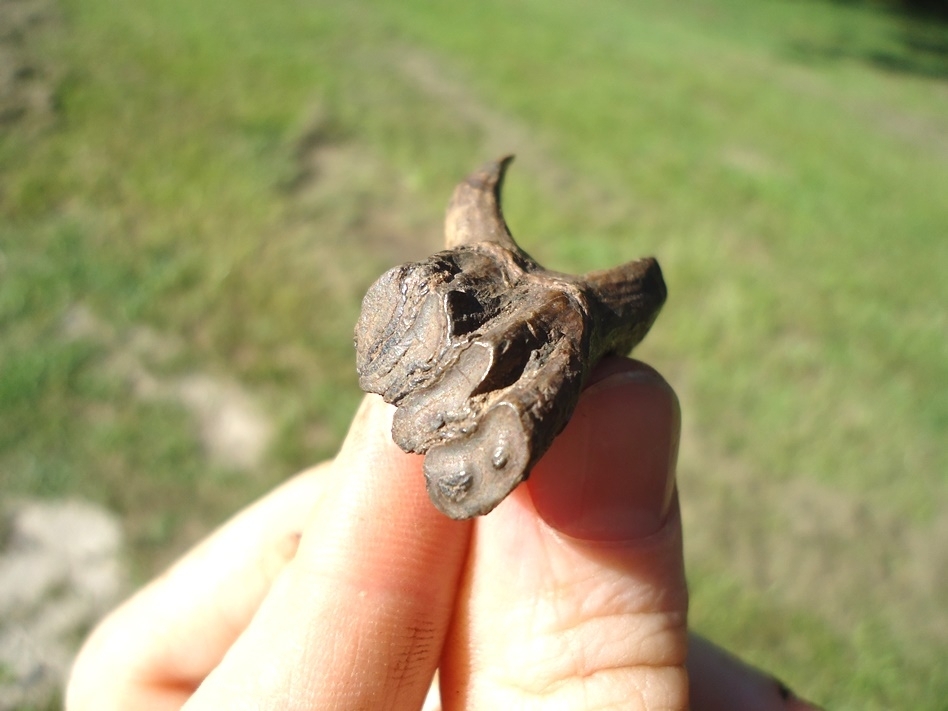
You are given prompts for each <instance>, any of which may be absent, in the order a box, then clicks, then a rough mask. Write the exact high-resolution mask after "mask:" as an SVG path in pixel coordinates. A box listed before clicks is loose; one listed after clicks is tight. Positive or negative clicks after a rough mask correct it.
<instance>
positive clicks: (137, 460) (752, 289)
mask: <svg viewBox="0 0 948 711" xmlns="http://www.w3.org/2000/svg"><path fill="white" fill-rule="evenodd" d="M939 13H941V14H939ZM943 15H944V3H932V4H931V5H930V6H929V7H926V5H925V3H910V2H904V3H899V2H857V1H851V2H829V1H821V0H760V1H759V2H756V3H746V2H740V1H739V0H680V1H679V2H674V3H669V2H663V1H661V0H635V1H634V2H633V1H627V2H620V1H618V0H589V1H588V2H584V3H573V2H568V1H567V0H514V1H512V0H504V1H500V0H481V1H480V2H478V3H450V2H438V1H436V0H403V1H402V2H399V3H383V2H378V1H373V0H349V1H348V2H346V3H339V2H328V1H321V0H307V1H303V0H275V1H274V2H269V3H260V2H248V1H247V0H227V1H226V2H225V1H224V0H206V1H205V2H200V3H195V2H190V1H188V0H160V1H159V0H136V2H133V3H120V2H109V1H107V0H83V1H82V2H79V0H0V513H2V524H0V544H2V557H0V709H13V708H18V709H29V708H34V709H42V708H55V707H56V705H57V703H58V702H57V700H56V699H57V693H58V692H57V691H56V690H57V688H58V685H59V679H60V678H61V676H62V674H63V673H64V671H63V670H64V669H66V667H67V666H68V663H69V659H70V657H71V654H72V653H73V650H74V648H75V645H76V644H77V642H78V640H79V639H80V638H81V636H82V635H83V634H84V632H85V631H86V630H87V629H88V627H89V626H90V625H91V624H92V622H93V621H94V619H95V618H96V617H97V616H98V615H100V614H102V611H103V610H105V609H108V608H109V607H110V606H112V605H114V604H115V602H116V600H118V599H119V598H120V597H121V596H123V595H125V594H127V592H128V591H130V590H132V589H133V588H134V587H135V586H136V585H139V584H141V583H142V582H143V581H145V580H146V579H148V578H149V577H150V576H152V575H154V574H156V573H157V572H159V571H160V570H161V569H162V568H163V567H165V566H166V565H167V564H168V563H169V562H170V561H171V560H173V559H174V558H175V557H176V556H177V555H179V554H180V553H181V552H182V551H183V550H184V549H185V548H186V547H188V546H189V545H190V544H191V543H193V542H194V541H195V540H197V539H198V538H199V537H200V536H202V535H203V534H205V533H206V532H207V531H208V530H210V529H211V528H212V527H214V526H215V525H217V524H218V523H220V522H221V521H223V520H224V519H225V518H227V517H228V516H229V515H230V514H232V513H233V512H235V511H236V510H238V509H239V508H240V507H242V506H244V505H245V504H247V503H248V502H250V501H252V500H253V499H254V498H255V497H257V496H259V495H261V494H262V493H263V492H265V491H267V490H268V489H270V488H272V487H273V486H275V485H276V484H278V483H279V482H280V481H282V480H283V479H284V478H286V477H287V476H288V475H290V474H291V473H293V472H295V471H296V470H298V469H300V468H302V467H305V466H307V465H309V464H312V463H314V462H316V461H318V460H321V459H324V458H326V457H330V456H332V455H333V453H334V452H335V450H336V448H337V446H338V444H339V442H340V440H341V438H342V436H343V434H344V432H345V430H346V426H347V423H348V421H349V419H350V417H351V415H352V413H353V412H354V409H355V407H356V405H357V403H358V401H359V399H360V397H361V393H360V392H359V390H358V387H357V384H356V377H355V371H354V352H353V347H352V328H353V325H354V323H355V320H356V317H357V315H358V310H359V304H360V300H361V297H362V295H363V293H364V292H365V290H366V288H367V287H368V285H369V284H370V283H371V282H372V281H373V280H374V279H375V278H376V277H377V276H378V275H379V274H380V273H381V272H382V271H384V270H385V269H388V268H389V267H391V266H393V265H395V264H397V263H400V262H403V261H406V260H409V259H418V258H421V257H424V256H426V255H428V254H429V253H431V252H434V251H437V250H438V249H440V246H441V240H442V233H441V220H442V216H443V211H444V207H445V205H446V203H447V200H448V197H449V196H450V193H451V191H452V189H453V187H454V185H455V184H456V183H457V182H458V181H459V180H460V179H461V178H462V177H463V176H464V175H465V174H467V173H468V172H469V171H470V170H472V169H473V168H475V167H477V166H479V165H480V164H482V163H483V162H484V161H486V160H488V159H491V158H496V157H498V156H499V155H502V154H504V153H507V152H513V153H516V154H517V161H516V163H515V164H514V166H513V167H512V169H511V172H510V174H509V177H508V180H507V183H506V188H505V212H506V215H507V217H508V222H509V223H510V226H511V229H512V231H513V233H514V234H515V236H517V238H518V240H519V241H520V243H521V244H522V245H523V246H524V248H525V249H526V250H528V251H529V252H531V253H532V254H533V255H534V256H535V257H537V258H538V259H539V261H541V262H542V263H543V264H545V265H546V266H548V267H551V268H554V269H559V270H562V271H572V272H580V271H585V270H589V269H594V268H604V267H608V266H612V265H614V264H617V263H619V262H622V261H626V260H629V259H633V258H636V257H638V256H642V255H647V254H652V255H655V256H657V257H658V259H659V261H660V262H661V265H662V267H663V269H664V272H665V276H666V280H667V282H668V287H669V294H670V295H669V300H668V303H667V305H666V307H665V309H664V311H663V313H662V315H661V316H660V318H659V320H658V322H657V323H656V325H655V327H654V329H653V331H652V333H651V334H650V335H649V337H648V338H647V339H646V341H645V343H644V344H643V345H642V347H641V348H640V349H639V350H638V351H637V355H638V357H640V358H643V359H645V360H648V361H649V362H650V363H652V364H654V365H655V366H656V367H657V368H659V370H661V371H662V372H663V373H665V374H666V376H667V377H668V378H669V380H670V381H671V382H672V384H673V385H674V386H675V388H676V389H677V391H678V392H679V393H680V396H681V399H682V403H683V411H684V435H683V443H682V453H681V463H680V489H681V497H682V504H683V509H684V515H685V519H686V520H685V525H686V546H687V551H686V553H687V562H688V570H689V580H690V585H691V589H692V596H693V608H692V609H693V612H692V620H693V624H694V626H695V627H696V628H697V629H698V630H699V631H701V632H703V633H704V634H706V635H708V636H710V637H711V638H712V639H714V640H716V641H717V642H719V643H721V644H723V645H725V646H727V647H729V648H731V649H733V650H734V651H736V652H738V653H740V654H741V655H743V656H745V657H746V658H748V659H749V660H751V661H753V662H755V663H757V664H760V665H762V666H764V667H766V668H768V669H770V670H772V671H773V672H774V673H776V674H777V675H778V676H780V677H781V678H783V679H784V680H785V681H786V683H787V684H788V685H789V686H790V687H791V688H794V689H795V690H798V691H799V692H800V693H801V694H802V695H804V696H806V697H808V698H812V699H813V700H815V701H817V702H819V703H821V704H823V705H825V706H826V707H828V708H832V709H891V708H905V709H932V710H935V709H942V710H943V709H945V708H946V706H945V704H946V701H945V700H946V699H948V674H946V672H945V665H944V653H945V649H946V647H948V507H946V504H948V447H946V441H948V308H946V307H948V24H946V22H945V18H944V16H943Z"/></svg>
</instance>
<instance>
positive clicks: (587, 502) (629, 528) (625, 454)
mask: <svg viewBox="0 0 948 711" xmlns="http://www.w3.org/2000/svg"><path fill="white" fill-rule="evenodd" d="M590 382H591V384H590V385H589V386H588V387H587V388H586V390H585V391H584V392H583V395H582V397H581V398H580V401H579V404H578V405H577V407H576V411H575V412H574V414H573V418H572V419H571V421H570V423H569V424H568V425H567V426H566V428H565V429H564V430H563V432H562V434H561V435H560V436H559V437H558V438H557V439H556V440H555V441H554V443H553V446H552V447H551V448H550V450H549V451H548V452H547V454H546V455H545V456H544V457H543V459H541V460H540V462H539V463H538V464H537V467H536V469H535V470H534V473H533V475H532V477H531V478H530V480H529V481H528V487H529V491H530V493H531V496H532V499H533V503H534V506H535V507H536V510H537V513H538V514H539V515H540V517H541V518H543V520H544V521H545V522H546V523H547V524H548V525H550V526H552V527H553V528H555V529H557V530H558V531H560V532H561V533H564V534H566V535H569V536H571V537H574V538H579V539H585V540H590V541H602V542H605V541H611V542H615V541H622V540H633V539H637V538H642V537H646V536H649V535H651V534H653V533H655V532H656V531H657V530H658V529H659V528H661V526H662V525H663V524H664V522H665V521H666V520H667V518H668V513H669V511H670V509H671V504H672V499H673V493H674V488H675V466H676V461H677V454H678V441H679V434H680V421H681V415H680V410H679V406H678V399H677V397H676V396H675V393H674V391H673V390H672V389H671V387H670V386H669V385H668V383H667V382H666V381H665V379H664V378H662V377H661V375H659V374H658V372H657V371H655V370H654V369H652V368H650V367H649V366H647V365H645V364H643V363H640V362H637V361H631V360H628V359H624V358H610V359H607V361H606V362H604V363H603V365H602V367H600V368H598V369H597V371H596V372H595V373H594V375H593V376H592V377H591V379H590Z"/></svg>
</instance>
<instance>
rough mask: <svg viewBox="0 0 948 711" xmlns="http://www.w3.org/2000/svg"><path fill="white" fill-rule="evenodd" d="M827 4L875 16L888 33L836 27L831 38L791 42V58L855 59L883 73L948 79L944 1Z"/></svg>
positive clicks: (947, 10)
mask: <svg viewBox="0 0 948 711" xmlns="http://www.w3.org/2000/svg"><path fill="white" fill-rule="evenodd" d="M831 1H832V2H833V4H836V5H849V6H853V7H861V8H865V10H866V11H867V12H875V13H879V15H880V16H882V17H883V18H884V19H885V20H886V25H887V29H886V30H884V31H881V32H873V33H871V32H867V31H861V32H860V31H858V30H855V28H841V29H839V30H838V31H837V32H836V33H834V34H833V35H832V36H831V37H822V38H816V39H804V40H797V41H793V42H791V44H790V49H791V52H792V53H793V54H795V55H797V56H798V57H800V58H803V59H806V60H808V61H839V60H856V61H861V62H865V63H867V64H870V65H872V66H874V67H876V68H878V69H881V70H883V71H888V72H896V73H899V74H907V75H915V76H919V77H925V78H932V79H942V80H945V79H948V2H945V0H901V1H899V0H892V1H891V2H872V1H871V0H831Z"/></svg>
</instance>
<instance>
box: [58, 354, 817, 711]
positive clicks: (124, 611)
mask: <svg viewBox="0 0 948 711" xmlns="http://www.w3.org/2000/svg"><path fill="white" fill-rule="evenodd" d="M592 380H593V382H592V385H590V387H588V388H587V390H586V391H585V393H584V394H583V397H582V399H581V400H580V404H579V406H578V407H577V409H576V412H575V414H574V416H573V419H572V421H571V422H570V424H569V425H568V426H567V428H566V429H565V430H564V431H563V433H562V434H561V436H560V437H559V438H558V439H557V440H556V441H555V442H554V444H553V446H552V448H551V449H550V450H549V452H548V453H547V455H546V456H545V457H544V458H543V459H542V460H541V461H540V463H539V464H538V465H537V467H536V468H535V469H534V471H533V473H532V475H531V477H530V479H529V480H528V481H527V483H526V484H525V485H523V486H521V487H519V488H518V489H517V490H515V491H514V492H513V493H512V494H511V495H510V496H509V497H508V498H507V499H506V500H505V501H504V502H503V503H502V504H501V505H500V506H498V507H497V509H496V510H495V511H494V512H493V513H491V514H490V515H488V516H486V517H483V518H480V519H478V520H477V521H476V522H471V521H452V520H450V519H448V518H446V517H445V516H443V515H442V514H441V513H439V512H438V511H437V510H436V509H435V508H434V507H433V506H432V505H431V503H430V501H429V500H428V497H427V495H426V493H425V489H424V477H423V475H422V472H421V457H419V456H416V455H408V454H405V453H403V452H402V451H401V450H399V449H398V448H397V447H396V446H395V445H394V444H393V443H392V441H391V436H390V434H389V433H390V426H391V417H392V410H393V408H391V407H389V406H387V405H385V404H384V403H383V402H382V401H381V399H379V398H377V397H375V396H368V397H367V398H366V399H365V401H364V403H363V405H362V407H361V408H360V410H359V412H358V414H357V415H356V417H355V419H354V421H353V424H352V427H351V429H350V432H349V435H348V437H347V439H346V441H345V443H344V444H343V447H342V450H341V451H340V453H339V455H338V456H337V457H336V459H335V460H333V461H332V462H330V463H326V464H323V465H321V466H319V467H316V468H314V469H311V470H309V471H306V472H303V473H302V474H300V475H298V476H296V477H294V478H293V479H291V480H289V481H288V482H286V483H285V484H284V485H282V486H281V487H280V488H278V489H276V490H275V491H273V492H271V493H270V494H269V495H267V496H266V497H265V498H263V499H261V500H260V501H258V502H257V503H255V504H254V505H253V506H251V507H250V508H248V509H246V510H245V511H243V512H242V513H240V514H238V515H237V516H236V517H235V518H234V519H232V520H231V521H230V522H228V523H226V524H225V525H224V526H223V527H222V528H221V529H219V530H218V531H217V532H216V533H214V534H213V535H212V536H211V537H209V538H208V539H207V540H205V541H204V542H202V543H201V544H200V545H198V546H197V547H196V548H195V549H193V550H192V551H190V552H189V553H188V554H187V555H185V556H184V557H183V558H182V559H181V560H180V561H179V562H178V563H177V564H175V565H174V566H173V567H172V568H171V569H170V570H169V571H168V572H166V573H165V574H164V575H162V576H161V577H159V578H158V579H156V580H155V581H153V582H152V583H151V584H149V585H148V586H147V587H145V588H144V589H143V590H141V591H140V592H139V593H138V594H136V595H135V596H134V597H133V598H132V599H130V600H129V601H128V602H126V603H125V604H124V605H123V606H122V607H120V608H119V609H118V610H116V611H115V612H114V613H112V614H111V615H110V616H109V617H108V618H106V619H105V620H104V621H103V622H102V623H101V625H100V626H99V627H98V628H97V629H96V630H95V631H94V632H93V634H92V635H91V637H90V638H89V640H88V641H87V642H86V644H85V646H84V648H83V649H82V651H81V652H80V655H79V657H78V659H77V661H76V665H75V667H74V670H73V675H72V679H71V681H70V684H69V688H68V690H67V699H66V706H67V709H70V710H71V711H84V710H86V709H95V710H96V711H107V710H109V709H149V710H150V709H154V710H164V709H179V708H182V707H183V708H186V709H189V710H192V711H194V710H198V709H214V710H218V709H280V710H281V711H282V710H286V709H299V710H302V709H343V710H345V709H353V710H355V709H373V710H374V709H412V710H413V711H414V710H417V709H421V708H422V705H423V704H424V703H425V697H426V694H427V693H428V690H429V687H430V685H431V681H432V677H433V675H434V673H435V670H438V672H439V683H440V704H441V707H442V708H443V709H444V711H452V710H454V709H469V710H474V709H505V710H506V709H519V708H523V709H544V710H546V709H567V710H569V711H581V710H582V709H605V708H610V709H643V710H646V709H648V710H651V711H654V710H656V709H663V710H669V711H670V710H672V709H686V708H689V676H690V696H691V700H690V708H691V709H693V710H694V711H716V710H718V709H730V710H736V711H741V710H742V709H755V710H763V711H767V710H769V709H784V710H786V709H799V710H805V709H810V708H814V707H812V706H809V705H807V704H804V703H803V702H801V701H799V700H797V699H795V698H794V697H793V696H792V695H789V692H786V691H785V689H784V688H783V687H781V686H780V685H779V684H777V683H776V682H775V681H773V680H772V679H770V678H769V677H767V676H765V675H763V674H761V673H759V672H757V671H755V670H753V669H751V668H750V667H746V666H744V665H742V664H741V663H740V662H738V661H737V660H736V659H734V658H732V657H730V656H729V655H727V654H726V653H724V652H722V651H721V650H719V649H717V648H715V647H714V646H713V645H711V644H709V643H708V642H706V641H704V640H701V639H700V638H696V637H691V639H690V640H689V635H688V632H687V624H686V613H687V592H686V587H685V578H684V571H683V562H682V539H681V521H680V517H679V511H678V502H677V495H676V491H675V486H674V467H675V458H676V454H677V445H678V431H679V413H678V405H677V400H676V398H675V396H674V393H673V392H672V391H671V389H670V388H669V386H668V385H667V384H666V383H665V381H664V380H662V379H661V377H660V376H659V375H658V374H657V373H655V372H654V371H653V370H651V369H650V368H648V367H647V366H644V365H642V364H640V363H636V362H633V361H627V360H624V359H618V358H614V359H609V361H608V362H607V363H605V364H603V365H602V366H600V368H599V369H598V370H597V372H596V373H595V374H594V376H593V379H592ZM689 642H690V644H689ZM689 646H690V647H691V652H690V655H689V659H688V663H687V669H686V651H687V650H688V648H689ZM429 703H430V700H429ZM426 708H428V706H426Z"/></svg>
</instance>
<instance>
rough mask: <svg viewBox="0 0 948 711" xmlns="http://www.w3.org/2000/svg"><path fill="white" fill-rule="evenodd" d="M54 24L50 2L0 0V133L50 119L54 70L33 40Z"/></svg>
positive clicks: (55, 14) (55, 16)
mask: <svg viewBox="0 0 948 711" xmlns="http://www.w3.org/2000/svg"><path fill="white" fill-rule="evenodd" d="M58 22H59V13H58V10H57V8H56V6H55V4H54V3H53V2H51V0H0V130H2V129H3V128H4V127H5V126H8V125H9V124H13V123H30V124H37V123H38V124H45V123H46V122H48V120H49V119H50V118H51V116H52V115H53V113H54V103H55V102H54V96H55V92H54V88H55V85H56V70H55V68H54V67H53V66H52V65H50V63H49V62H48V61H46V60H45V59H44V58H43V57H42V56H41V55H40V53H39V52H38V51H37V50H36V44H37V42H36V41H35V40H36V38H37V36H38V35H40V34H41V33H44V32H46V31H47V30H49V29H51V28H52V27H53V26H55V25H57V24H58Z"/></svg>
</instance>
